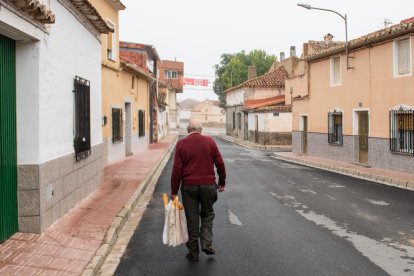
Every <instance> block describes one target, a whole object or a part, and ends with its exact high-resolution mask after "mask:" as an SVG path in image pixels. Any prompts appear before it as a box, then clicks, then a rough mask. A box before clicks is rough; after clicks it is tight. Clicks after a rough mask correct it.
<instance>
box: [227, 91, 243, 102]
mask: <svg viewBox="0 0 414 276" xmlns="http://www.w3.org/2000/svg"><path fill="white" fill-rule="evenodd" d="M243 102H244V90H243V89H237V90H234V91H231V92H228V93H226V104H227V105H228V106H234V105H240V104H243Z"/></svg>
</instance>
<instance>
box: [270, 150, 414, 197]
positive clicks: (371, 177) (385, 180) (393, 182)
mask: <svg viewBox="0 0 414 276" xmlns="http://www.w3.org/2000/svg"><path fill="white" fill-rule="evenodd" d="M273 156H274V157H275V158H276V159H278V160H283V161H287V162H290V163H295V164H299V165H304V166H307V167H312V168H317V169H321V170H325V171H329V172H333V173H337V174H342V175H347V176H351V177H354V178H359V179H363V180H368V181H372V182H376V183H379V184H385V185H388V186H392V187H397V188H401V189H406V190H410V191H414V182H412V181H407V180H402V179H398V178H389V177H385V176H381V175H376V174H370V173H366V172H362V171H358V170H354V169H349V168H343V167H338V166H332V165H329V164H323V163H317V162H312V161H302V160H298V159H297V158H293V157H287V156H280V155H278V154H273Z"/></svg>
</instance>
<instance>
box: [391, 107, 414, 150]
mask: <svg viewBox="0 0 414 276" xmlns="http://www.w3.org/2000/svg"><path fill="white" fill-rule="evenodd" d="M413 130H414V110H403V109H400V110H391V111H390V150H391V151H392V152H399V153H406V154H414V133H413Z"/></svg>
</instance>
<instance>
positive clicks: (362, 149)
mask: <svg viewBox="0 0 414 276" xmlns="http://www.w3.org/2000/svg"><path fill="white" fill-rule="evenodd" d="M368 133H369V121H368V112H367V111H364V112H360V113H358V145H359V146H358V147H359V149H358V150H359V162H360V163H368Z"/></svg>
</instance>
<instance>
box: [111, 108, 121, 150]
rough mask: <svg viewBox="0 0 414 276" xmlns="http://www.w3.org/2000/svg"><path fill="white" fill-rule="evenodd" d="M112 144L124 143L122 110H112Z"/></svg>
mask: <svg viewBox="0 0 414 276" xmlns="http://www.w3.org/2000/svg"><path fill="white" fill-rule="evenodd" d="M112 142H113V143H117V142H122V109H121V108H112Z"/></svg>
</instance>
